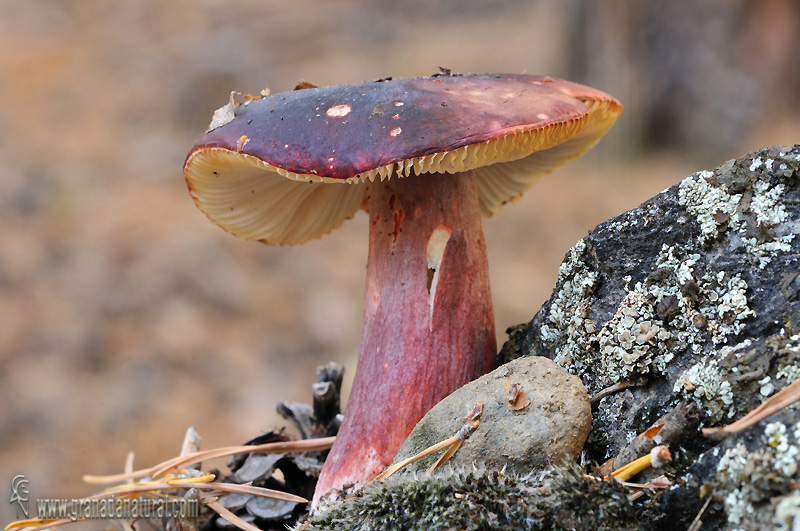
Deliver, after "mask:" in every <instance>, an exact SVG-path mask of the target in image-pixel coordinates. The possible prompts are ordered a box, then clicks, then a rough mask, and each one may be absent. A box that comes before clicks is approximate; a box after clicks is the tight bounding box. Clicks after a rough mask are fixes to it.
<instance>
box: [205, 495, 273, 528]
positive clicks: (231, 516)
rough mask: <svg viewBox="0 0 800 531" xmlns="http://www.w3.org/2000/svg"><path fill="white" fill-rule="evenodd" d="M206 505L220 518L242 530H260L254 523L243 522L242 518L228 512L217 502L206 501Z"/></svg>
mask: <svg viewBox="0 0 800 531" xmlns="http://www.w3.org/2000/svg"><path fill="white" fill-rule="evenodd" d="M206 505H207V506H208V507H209V508H210V509H213V510H214V512H216V513H217V514H218V515H220V516H221V517H222V518H224V519H225V520H227V521H229V522H230V523H232V524H233V525H235V526H236V527H238V528H239V529H242V530H244V531H261V529H260V528H258V527H256V526H255V525H253V524H251V523H249V522H245V521H244V520H242V519H241V518H239V517H238V516H236V515H235V514H233V513H232V512H230V511H229V510H228V509H226V508H225V507H223V506H222V505H220V504H219V502H209V503H206Z"/></svg>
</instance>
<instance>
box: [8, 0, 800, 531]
mask: <svg viewBox="0 0 800 531" xmlns="http://www.w3.org/2000/svg"><path fill="white" fill-rule="evenodd" d="M693 4H695V3H690V2H682V1H679V0H673V1H666V0H664V1H652V2H639V1H637V0H614V1H608V2H591V1H588V0H540V1H529V2H523V1H519V0H503V1H499V0H430V1H424V0H379V1H372V2H370V1H367V0H328V1H325V2H311V1H307V0H294V1H292V2H275V1H273V2H270V1H261V0H259V1H256V0H247V1H240V2H236V3H235V4H234V3H229V2H224V1H222V0H175V1H171V2H163V1H159V0H119V1H114V2H109V1H107V0H79V1H74V2H65V1H62V0H34V1H26V2H20V1H19V0H0V223H1V225H0V399H2V409H0V452H1V453H0V483H2V484H3V485H8V486H4V487H2V489H0V492H6V493H7V494H6V495H4V496H5V499H6V500H7V499H8V495H9V494H10V482H11V478H12V477H13V476H14V475H15V474H25V475H26V476H27V478H28V479H29V480H30V482H31V497H32V498H40V497H47V496H57V497H76V496H80V495H85V494H88V493H90V492H92V488H90V487H88V486H85V485H82V484H81V483H80V476H81V474H83V473H113V472H117V471H119V470H120V469H121V467H122V464H123V461H124V458H125V454H126V452H127V451H128V450H135V451H136V453H137V460H136V464H137V465H138V466H145V465H151V464H153V463H155V462H156V461H158V460H161V459H165V458H168V457H170V456H172V455H173V454H175V453H176V452H177V451H178V450H179V448H180V443H181V440H182V436H183V433H184V431H185V429H186V428H187V427H188V426H191V425H193V426H195V427H196V428H197V429H198V430H199V431H200V433H201V434H202V435H203V436H204V447H206V448H210V447H212V446H219V445H228V444H237V443H240V442H243V441H244V440H246V439H248V438H250V437H251V436H253V435H255V434H257V433H259V432H260V430H263V429H265V428H268V427H269V426H270V425H272V424H273V423H274V422H277V420H278V419H277V416H276V414H275V413H274V406H275V403H276V402H277V401H279V400H283V401H290V400H295V401H305V400H307V399H308V397H309V393H308V388H309V384H310V383H311V382H312V381H315V374H314V368H315V366H316V365H317V364H318V363H322V362H325V361H328V360H336V361H339V362H341V363H343V364H345V365H346V366H347V368H348V372H347V374H346V376H347V377H349V378H348V380H349V379H352V376H353V367H354V364H355V355H356V353H357V350H358V341H359V335H360V319H361V293H362V290H363V276H364V266H365V263H366V251H367V249H366V243H367V241H366V240H367V231H366V226H365V217H363V216H358V217H357V218H356V219H354V220H352V221H350V222H348V223H347V224H346V225H345V226H344V227H343V228H342V229H341V230H339V231H336V232H335V233H334V234H332V235H330V236H327V237H325V238H323V239H321V240H319V241H315V242H312V243H309V244H306V245H304V246H302V247H286V248H270V247H265V246H262V245H258V244H255V243H247V242H243V241H238V240H237V239H235V238H233V237H232V236H229V235H228V234H226V233H224V232H222V231H221V230H220V229H218V228H216V227H215V226H213V225H212V224H211V223H209V222H208V221H207V220H206V219H205V218H204V216H203V215H202V214H200V212H198V211H197V210H196V209H195V208H194V206H193V204H192V202H191V200H190V199H189V196H188V194H187V193H186V190H185V186H184V183H183V178H182V174H181V165H182V163H183V158H184V156H185V154H186V152H187V151H188V149H189V147H190V146H191V145H192V143H193V142H194V140H195V138H196V137H197V136H198V135H199V134H200V133H201V132H202V131H203V129H204V128H205V127H206V126H207V125H208V123H209V121H210V118H211V114H212V112H213V111H214V109H216V108H217V107H220V106H221V105H223V104H224V103H225V102H226V101H227V98H228V94H229V92H230V91H231V90H241V91H244V92H250V93H258V91H259V90H261V89H262V88H264V87H265V86H268V87H270V88H271V89H272V92H273V93H275V92H281V91H285V90H290V89H291V88H292V87H293V86H294V85H295V84H296V82H297V81H299V80H301V79H305V80H308V81H311V82H313V83H315V84H317V85H334V84H344V83H352V82H358V81H363V80H370V79H376V78H380V77H385V76H394V77H409V76H419V75H429V74H432V73H434V72H436V71H437V68H438V67H439V66H443V67H447V68H450V69H452V70H453V71H454V72H484V71H489V72H527V73H538V74H548V75H551V76H558V77H566V78H569V79H572V80H574V81H578V82H583V83H587V84H590V85H593V86H595V87H597V88H600V89H602V90H606V91H608V92H610V93H611V94H614V95H615V96H617V97H618V98H619V99H620V100H621V101H622V102H623V103H624V104H625V106H626V110H625V112H624V113H623V116H622V118H621V119H620V121H619V122H618V124H617V126H616V127H615V128H614V129H613V130H612V132H611V133H610V134H609V135H608V136H607V137H606V139H604V140H603V141H602V142H601V145H600V146H598V148H597V149H596V150H595V151H594V152H592V153H590V154H589V155H588V156H587V157H585V158H584V159H583V160H581V161H579V162H578V163H574V164H572V165H570V166H568V167H567V168H565V169H562V170H560V171H559V172H557V173H556V174H555V175H553V176H552V177H550V178H548V179H545V180H544V181H543V182H542V183H541V184H540V185H538V186H537V187H536V188H534V189H533V190H532V191H531V192H529V193H528V194H527V195H526V197H525V198H524V199H523V201H522V202H521V203H520V204H518V205H513V206H510V207H508V208H507V209H506V211H505V212H503V214H502V215H501V216H496V217H495V218H492V219H490V220H488V221H487V222H486V223H485V229H486V233H487V240H488V245H489V259H490V263H491V269H492V291H493V295H494V300H495V308H496V319H497V328H498V333H499V334H498V335H499V337H500V341H502V338H503V331H504V330H505V328H506V327H508V326H510V325H513V324H517V323H519V322H523V321H528V320H530V318H531V317H532V316H533V315H534V313H535V312H536V311H537V310H538V308H539V306H540V305H541V303H542V302H543V301H544V300H545V299H546V298H547V297H548V296H549V293H550V290H551V289H552V286H553V284H554V282H555V278H556V272H557V267H558V264H559V262H560V261H561V258H562V257H563V255H564V253H565V252H566V251H567V250H568V249H569V247H570V246H571V245H572V244H574V243H575V242H576V241H577V240H578V239H580V238H581V237H582V236H583V235H585V234H586V232H587V231H589V230H590V229H591V228H592V227H594V226H595V225H596V224H598V223H600V222H601V221H604V220H605V219H607V218H609V217H611V216H613V215H615V214H617V213H620V212H622V211H624V210H627V209H629V208H632V207H634V206H636V205H637V204H639V203H640V202H642V201H644V200H645V199H647V198H649V197H651V196H652V195H654V194H655V193H657V192H659V191H660V190H662V189H664V188H666V187H668V186H670V185H672V184H674V183H676V182H678V181H679V180H680V179H682V178H683V177H685V176H686V175H688V174H689V173H691V172H693V171H695V170H698V169H702V168H704V167H708V166H712V165H717V164H719V163H721V162H723V161H725V160H727V159H729V158H732V157H734V156H737V155H740V154H742V153H744V152H746V151H748V150H752V149H757V148H760V147H764V146H767V145H771V144H777V143H786V144H792V143H795V142H800V110H798V106H799V105H800V74H799V72H800V68H798V66H799V64H798V59H797V58H798V57H800V44H798V37H797V35H800V9H798V4H797V2H796V1H795V0H764V1H755V0H753V1H750V2H747V1H741V0H716V1H708V2H697V3H696V4H701V5H693ZM346 385H347V384H346ZM0 507H2V509H0V517H3V518H2V520H3V521H4V522H6V521H8V520H9V519H10V518H12V516H13V511H12V509H13V507H12V506H10V505H8V504H6V503H0Z"/></svg>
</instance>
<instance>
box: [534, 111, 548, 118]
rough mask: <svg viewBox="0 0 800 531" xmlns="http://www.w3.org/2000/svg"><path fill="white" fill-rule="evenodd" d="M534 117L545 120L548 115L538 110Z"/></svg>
mask: <svg viewBox="0 0 800 531" xmlns="http://www.w3.org/2000/svg"><path fill="white" fill-rule="evenodd" d="M536 117H537V118H538V119H540V120H547V119H548V118H550V116H548V115H546V114H545V113H543V112H540V113H539V114H537V115H536Z"/></svg>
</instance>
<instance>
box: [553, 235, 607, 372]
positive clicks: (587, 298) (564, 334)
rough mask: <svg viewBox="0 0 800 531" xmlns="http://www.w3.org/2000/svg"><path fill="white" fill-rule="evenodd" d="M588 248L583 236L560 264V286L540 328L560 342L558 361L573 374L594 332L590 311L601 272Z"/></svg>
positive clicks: (557, 342) (554, 342) (554, 340)
mask: <svg viewBox="0 0 800 531" xmlns="http://www.w3.org/2000/svg"><path fill="white" fill-rule="evenodd" d="M588 252H589V245H588V243H587V242H586V240H585V239H583V240H581V241H579V242H578V243H576V244H575V246H574V247H573V248H572V249H570V250H569V252H568V253H567V257H566V258H565V259H564V262H562V264H561V266H560V267H559V268H558V282H559V283H560V289H559V290H558V292H557V293H556V294H555V295H554V296H553V302H552V304H551V305H550V311H549V313H548V319H547V322H546V323H545V324H543V325H542V327H541V329H540V334H541V338H542V341H544V342H545V343H546V344H548V343H549V344H560V345H561V346H560V347H559V348H558V350H557V352H556V355H555V361H556V363H558V364H559V365H561V366H562V367H564V368H565V369H566V370H568V371H569V372H570V373H572V374H575V373H576V370H577V369H578V367H576V366H575V363H579V361H580V360H581V359H582V358H583V357H584V352H585V350H586V349H587V348H589V343H590V342H591V340H592V337H593V336H592V334H593V333H594V332H595V325H594V323H593V322H592V321H591V320H590V319H588V313H589V307H590V306H591V303H592V297H591V295H592V293H593V292H594V289H595V287H596V285H597V281H598V274H597V272H596V271H592V270H590V269H589V267H588V266H587V260H586V259H587V256H588Z"/></svg>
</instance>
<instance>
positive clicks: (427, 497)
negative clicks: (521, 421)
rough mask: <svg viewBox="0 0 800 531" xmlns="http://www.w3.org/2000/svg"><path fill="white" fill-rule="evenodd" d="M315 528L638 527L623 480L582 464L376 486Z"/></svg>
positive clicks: (311, 524)
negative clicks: (534, 472) (590, 474)
mask: <svg viewBox="0 0 800 531" xmlns="http://www.w3.org/2000/svg"><path fill="white" fill-rule="evenodd" d="M303 528H304V529H308V530H312V529H313V530H320V531H321V530H325V529H336V530H341V529H348V530H375V531H378V530H389V529H398V530H399V529H403V530H417V529H419V530H423V529H424V530H446V529H454V530H455V529H459V530H484V529H485V530H489V529H541V530H567V529H582V530H624V529H638V528H639V526H638V523H637V520H636V517H635V515H634V514H633V510H632V506H631V504H630V502H629V501H628V498H627V493H626V492H625V490H624V489H623V487H621V486H620V485H619V484H617V483H613V482H608V481H600V480H594V479H590V478H587V477H586V476H584V475H583V474H582V473H581V472H580V471H578V470H576V469H572V468H570V469H562V470H559V471H557V472H555V473H553V474H552V475H548V476H546V477H539V478H534V477H531V476H527V477H518V476H513V475H509V474H504V473H501V472H497V471H494V472H490V471H475V470H473V471H469V472H456V473H449V474H446V473H437V474H435V475H421V476H418V477H416V478H413V479H398V480H394V478H393V479H392V480H390V481H389V482H387V483H386V484H383V485H371V486H368V487H366V488H365V489H363V490H361V491H359V492H358V493H357V494H355V495H354V496H352V497H350V498H348V499H347V500H346V501H345V502H344V503H342V504H339V505H337V506H334V507H332V508H331V509H329V510H328V511H326V512H325V513H324V514H322V515H320V516H318V517H315V518H313V519H312V520H311V521H310V522H308V523H307V524H306V525H305V526H304V527H303Z"/></svg>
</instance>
